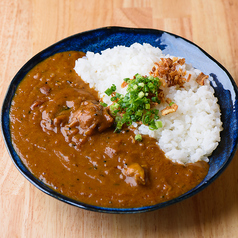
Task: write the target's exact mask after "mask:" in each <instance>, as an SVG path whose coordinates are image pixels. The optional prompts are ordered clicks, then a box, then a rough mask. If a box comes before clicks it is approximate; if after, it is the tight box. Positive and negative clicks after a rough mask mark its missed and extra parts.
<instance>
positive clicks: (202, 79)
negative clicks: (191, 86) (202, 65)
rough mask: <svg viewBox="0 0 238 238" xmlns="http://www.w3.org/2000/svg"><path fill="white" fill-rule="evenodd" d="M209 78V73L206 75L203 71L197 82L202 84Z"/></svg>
mask: <svg viewBox="0 0 238 238" xmlns="http://www.w3.org/2000/svg"><path fill="white" fill-rule="evenodd" d="M207 78H208V75H205V74H204V73H203V72H201V73H200V74H199V75H198V77H197V78H196V82H197V83H198V84H200V85H202V86H203V85H204V80H205V79H207Z"/></svg>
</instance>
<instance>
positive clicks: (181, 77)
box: [150, 57, 187, 87]
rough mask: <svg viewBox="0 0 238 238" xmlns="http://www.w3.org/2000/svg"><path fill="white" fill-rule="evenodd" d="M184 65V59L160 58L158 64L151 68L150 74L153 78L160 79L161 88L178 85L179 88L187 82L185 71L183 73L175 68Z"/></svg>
mask: <svg viewBox="0 0 238 238" xmlns="http://www.w3.org/2000/svg"><path fill="white" fill-rule="evenodd" d="M184 64H185V59H184V58H182V59H178V58H176V57H174V58H173V59H170V58H161V61H160V62H158V63H157V62H156V63H155V66H154V67H153V68H152V71H151V72H150V74H151V75H153V76H154V77H159V78H160V79H162V85H163V86H168V87H171V86H175V85H178V86H179V87H182V86H183V84H184V83H185V82H186V81H187V79H186V78H185V75H186V71H183V70H182V69H181V68H179V67H177V66H179V65H184Z"/></svg>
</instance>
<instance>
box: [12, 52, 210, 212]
mask: <svg viewBox="0 0 238 238" xmlns="http://www.w3.org/2000/svg"><path fill="white" fill-rule="evenodd" d="M83 55H84V54H83V53H80V52H63V53H58V54H56V55H54V56H52V57H50V58H48V59H46V60H45V61H43V62H41V63H40V64H38V65H37V66H36V67H34V68H33V69H32V70H31V71H30V72H29V73H28V74H27V75H26V77H25V78H24V80H23V81H22V82H21V83H20V85H19V86H18V88H17V90H16V94H15V97H14V99H13V101H12V106H11V112H10V121H11V124H10V127H11V137H12V142H13V145H14V148H15V150H16V151H17V153H18V155H19V156H20V158H21V159H22V161H23V162H24V164H25V165H26V166H27V168H28V169H29V170H30V171H31V172H32V173H33V174H34V175H35V176H36V177H37V178H39V179H40V180H42V181H43V182H44V183H46V184H47V185H48V186H49V187H51V188H53V189H54V190H56V191H57V192H59V193H61V194H64V195H65V196H68V197H70V198H73V199H75V200H78V201H81V202H84V203H87V204H92V205H99V206H104V207H118V208H122V207H123V208H127V207H128V208H129V207H141V206H145V205H153V204H156V203H160V202H163V201H167V200H170V199H173V198H175V197H178V196H179V195H182V194H183V193H185V192H187V191H189V190H190V189H192V188H193V187H195V186H196V185H197V184H199V183H200V182H201V181H202V180H203V178H204V177H205V176H206V174H207V172H208V168H209V165H208V163H206V162H204V161H200V162H197V163H194V164H187V165H182V164H177V163H173V162H172V161H171V160H168V159H167V158H166V157H165V155H164V153H163V151H161V150H160V148H159V147H158V145H157V144H156V140H155V139H153V138H150V137H148V136H143V141H142V142H138V141H135V140H134V133H133V131H131V130H128V129H124V130H122V131H121V132H120V133H114V128H113V127H112V123H113V119H112V118H111V116H110V115H109V114H108V112H107V111H106V109H104V108H103V107H101V106H100V104H99V98H98V93H97V92H96V91H94V90H93V89H90V88H89V86H88V84H86V83H84V82H83V81H82V80H81V78H80V77H79V76H78V75H77V74H76V73H75V71H74V70H73V67H74V63H75V60H76V59H78V58H79V57H82V56H83ZM76 119H77V120H76ZM80 123H81V126H79V124H80Z"/></svg>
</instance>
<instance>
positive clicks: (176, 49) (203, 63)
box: [1, 27, 238, 213]
mask: <svg viewBox="0 0 238 238" xmlns="http://www.w3.org/2000/svg"><path fill="white" fill-rule="evenodd" d="M134 42H139V43H149V44H151V45H152V46H156V47H160V48H161V49H162V50H163V53H164V54H170V55H173V56H179V57H184V58H185V59H186V62H187V63H191V64H192V65H193V66H194V67H195V68H198V69H200V70H201V71H203V72H204V73H205V74H207V75H208V74H209V75H211V76H212V78H213V80H212V81H211V85H212V86H213V87H214V89H215V95H216V96H217V97H218V102H219V104H220V108H221V112H222V118H221V119H222V122H223V128H224V130H223V131H222V132H221V142H220V144H219V146H218V148H217V149H216V150H215V151H214V153H213V154H212V156H211V157H210V162H209V163H210V169H209V172H208V174H207V176H206V177H205V179H204V180H203V181H202V182H201V183H200V184H199V185H198V186H197V187H195V188H194V189H192V190H190V191H188V192H187V193H185V194H183V195H182V196H180V197H178V198H175V199H173V200H170V201H167V202H163V203H159V204H156V205H153V206H146V207H136V208H105V207H98V206H92V205H88V204H85V203H81V202H78V201H75V200H72V199H70V198H68V197H65V196H63V195H61V194H59V193H57V192H55V191H53V190H52V189H50V188H49V187H48V186H46V185H45V184H44V183H42V182H41V181H40V180H39V179H37V178H35V177H34V176H33V175H32V174H31V173H30V172H29V170H28V169H27V168H26V167H25V165H24V164H23V163H22V161H21V159H20V158H19V156H18V155H17V153H16V151H15V150H14V148H13V146H12V142H11V136H10V129H9V111H10V107H11V101H12V98H13V96H14V94H15V91H16V88H17V86H18V84H19V83H20V82H21V80H22V79H23V78H24V76H25V75H26V73H27V72H28V71H29V70H31V69H32V68H33V67H34V66H35V65H36V64H38V63H39V62H41V61H42V60H44V59H46V58H47V57H49V56H51V55H53V54H55V53H58V52H62V51H69V50H78V51H84V52H86V51H93V52H101V51H102V50H105V49H106V48H112V47H114V46H116V45H125V46H130V45H131V44H133V43H134ZM237 92H238V91H237V86H236V84H235V82H234V80H233V79H232V77H231V75H230V74H229V73H228V72H227V70H226V69H225V68H224V67H223V66H222V65H221V64H220V63H218V62H217V61H216V60H215V59H213V58H212V57H211V56H210V55H208V54H207V53H206V52H205V51H204V50H202V49H201V48H200V47H198V46H197V45H195V44H193V43H192V42H190V41H188V40H186V39H184V38H182V37H179V36H177V35H174V34H171V33H168V32H164V31H159V30H153V29H131V28H122V27H107V28H101V29H96V30H92V31H87V32H83V33H79V34H76V35H73V36H71V37H68V38H66V39H64V40H62V41H60V42H58V43H56V44H54V45H52V46H50V47H48V48H47V49H45V50H43V51H42V52H40V53H39V54H37V55H36V56H34V57H33V58H32V59H30V60H29V61H28V62H27V63H26V64H25V65H24V66H23V67H22V68H21V69H20V70H19V72H18V73H17V74H16V76H15V77H14V78H13V80H12V82H11V84H10V86H9V89H8V91H7V94H6V97H5V100H4V102H3V106H2V115H1V126H2V133H3V137H4V139H5V143H6V146H7V148H8V151H9V154H10V156H11V158H12V160H13V162H14V164H15V166H16V167H17V168H18V170H19V171H20V172H21V173H22V174H23V175H24V176H25V177H26V178H27V179H28V180H29V181H30V182H31V183H32V184H34V185H35V186H36V187H37V188H39V189H40V190H41V191H43V192H45V193H46V194H48V195H50V196H52V197H54V198H57V199H59V200H61V201H63V202H66V203H68V204H71V205H74V206H76V207H80V208H84V209H87V210H91V211H98V212H106V213H138V212H147V211H152V210H156V209H159V208H162V207H165V206H168V205H171V204H173V203H176V202H179V201H182V200H184V199H186V198H188V197H191V196H192V195H194V194H196V193H198V192H199V191H201V190H202V189H204V188H205V187H206V186H208V185H209V184H210V183H211V182H212V181H214V180H215V179H216V178H217V177H218V176H219V175H220V174H221V173H222V172H223V171H224V169H225V168H226V167H227V165H228V164H229V163H230V161H231V160H232V158H233V156H234V154H235V151H236V147H237V137H238V133H237V132H238V128H237V126H238V123H237V119H238V104H237Z"/></svg>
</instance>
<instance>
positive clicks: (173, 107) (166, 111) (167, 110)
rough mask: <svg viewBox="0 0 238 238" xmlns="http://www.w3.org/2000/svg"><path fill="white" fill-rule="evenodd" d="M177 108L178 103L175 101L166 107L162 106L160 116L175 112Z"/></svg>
mask: <svg viewBox="0 0 238 238" xmlns="http://www.w3.org/2000/svg"><path fill="white" fill-rule="evenodd" d="M177 109H178V105H177V104H176V103H173V104H172V105H171V106H168V107H166V108H164V109H163V110H162V111H161V114H162V116H165V115H167V114H169V113H172V112H176V111H177Z"/></svg>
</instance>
